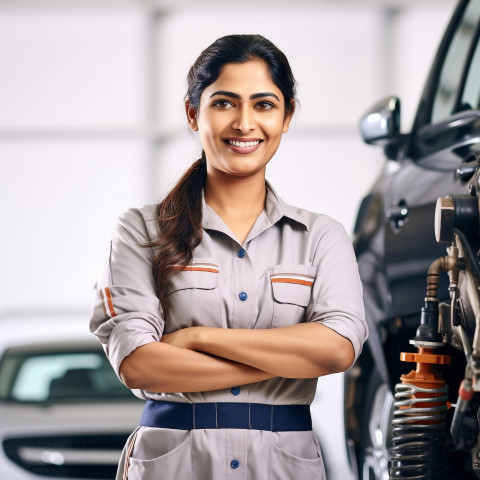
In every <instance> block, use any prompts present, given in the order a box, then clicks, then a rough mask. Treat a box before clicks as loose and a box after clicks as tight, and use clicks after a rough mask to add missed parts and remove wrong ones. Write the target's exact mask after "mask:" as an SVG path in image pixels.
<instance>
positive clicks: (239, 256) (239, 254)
mask: <svg viewBox="0 0 480 480" xmlns="http://www.w3.org/2000/svg"><path fill="white" fill-rule="evenodd" d="M244 256H245V250H244V249H243V248H241V249H240V250H239V251H238V252H237V257H238V258H243V257H244Z"/></svg>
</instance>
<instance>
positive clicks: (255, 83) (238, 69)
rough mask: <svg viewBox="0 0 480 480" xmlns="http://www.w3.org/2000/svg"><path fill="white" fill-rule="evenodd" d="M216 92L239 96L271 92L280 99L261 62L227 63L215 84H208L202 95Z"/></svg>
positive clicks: (278, 92)
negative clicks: (231, 93) (226, 92)
mask: <svg viewBox="0 0 480 480" xmlns="http://www.w3.org/2000/svg"><path fill="white" fill-rule="evenodd" d="M217 90H226V91H229V92H233V93H238V94H240V95H242V94H244V95H247V94H248V95H250V94H253V93H259V92H271V93H275V94H277V96H278V97H279V98H281V92H280V89H279V88H278V87H277V86H276V85H275V83H274V82H273V80H272V78H271V77H270V72H269V71H268V67H267V64H266V63H265V62H264V61H263V60H249V61H247V62H244V63H227V64H226V65H224V66H223V67H222V69H221V71H220V75H219V76H218V78H217V79H216V80H215V82H213V83H212V84H210V85H209V86H208V87H207V88H206V89H205V90H204V92H203V93H204V94H205V95H207V96H209V95H210V94H212V93H213V92H215V91H217Z"/></svg>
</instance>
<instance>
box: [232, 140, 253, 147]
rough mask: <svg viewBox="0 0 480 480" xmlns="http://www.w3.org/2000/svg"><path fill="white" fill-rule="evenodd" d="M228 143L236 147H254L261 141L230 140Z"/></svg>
mask: <svg viewBox="0 0 480 480" xmlns="http://www.w3.org/2000/svg"><path fill="white" fill-rule="evenodd" d="M228 143H229V144H230V145H232V146H234V147H253V146H255V145H258V144H259V143H260V140H255V141H252V142H237V141H235V140H229V141H228Z"/></svg>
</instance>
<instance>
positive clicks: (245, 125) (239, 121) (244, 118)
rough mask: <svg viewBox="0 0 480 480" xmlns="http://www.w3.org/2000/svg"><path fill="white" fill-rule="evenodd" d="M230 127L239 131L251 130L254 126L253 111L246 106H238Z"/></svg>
mask: <svg viewBox="0 0 480 480" xmlns="http://www.w3.org/2000/svg"><path fill="white" fill-rule="evenodd" d="M232 128H233V129H234V130H237V131H239V132H241V133H247V132H250V131H252V130H253V129H254V128H255V115H254V112H252V111H251V109H250V108H248V107H242V108H239V109H238V110H237V115H236V116H235V119H234V121H233V124H232Z"/></svg>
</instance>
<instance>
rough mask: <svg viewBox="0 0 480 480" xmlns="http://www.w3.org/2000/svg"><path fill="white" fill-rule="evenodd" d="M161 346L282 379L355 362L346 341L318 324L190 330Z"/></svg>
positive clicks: (170, 337)
mask: <svg viewBox="0 0 480 480" xmlns="http://www.w3.org/2000/svg"><path fill="white" fill-rule="evenodd" d="M162 343H166V344H168V345H170V346H176V347H182V348H184V349H187V351H188V350H195V351H198V352H204V353H208V354H210V355H215V356H217V357H221V358H223V359H228V360H231V361H234V362H238V363H240V364H243V365H245V366H250V367H251V368H254V369H258V370H261V371H263V372H268V373H270V374H271V375H272V376H276V377H285V378H314V377H320V376H322V375H328V374H330V373H337V372H342V371H344V370H346V369H347V368H349V367H350V365H351V364H352V363H353V360H354V350H353V346H352V344H351V343H350V341H349V340H347V339H346V338H345V337H342V336H341V335H339V334H338V333H336V332H335V331H334V330H332V329H330V328H328V327H326V326H324V325H321V324H318V323H302V324H296V325H290V326H287V327H281V328H274V329H268V330H258V329H254V330H250V329H229V328H211V327H191V328H186V329H183V330H179V331H177V332H175V333H172V334H169V335H164V336H163V337H162Z"/></svg>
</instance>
